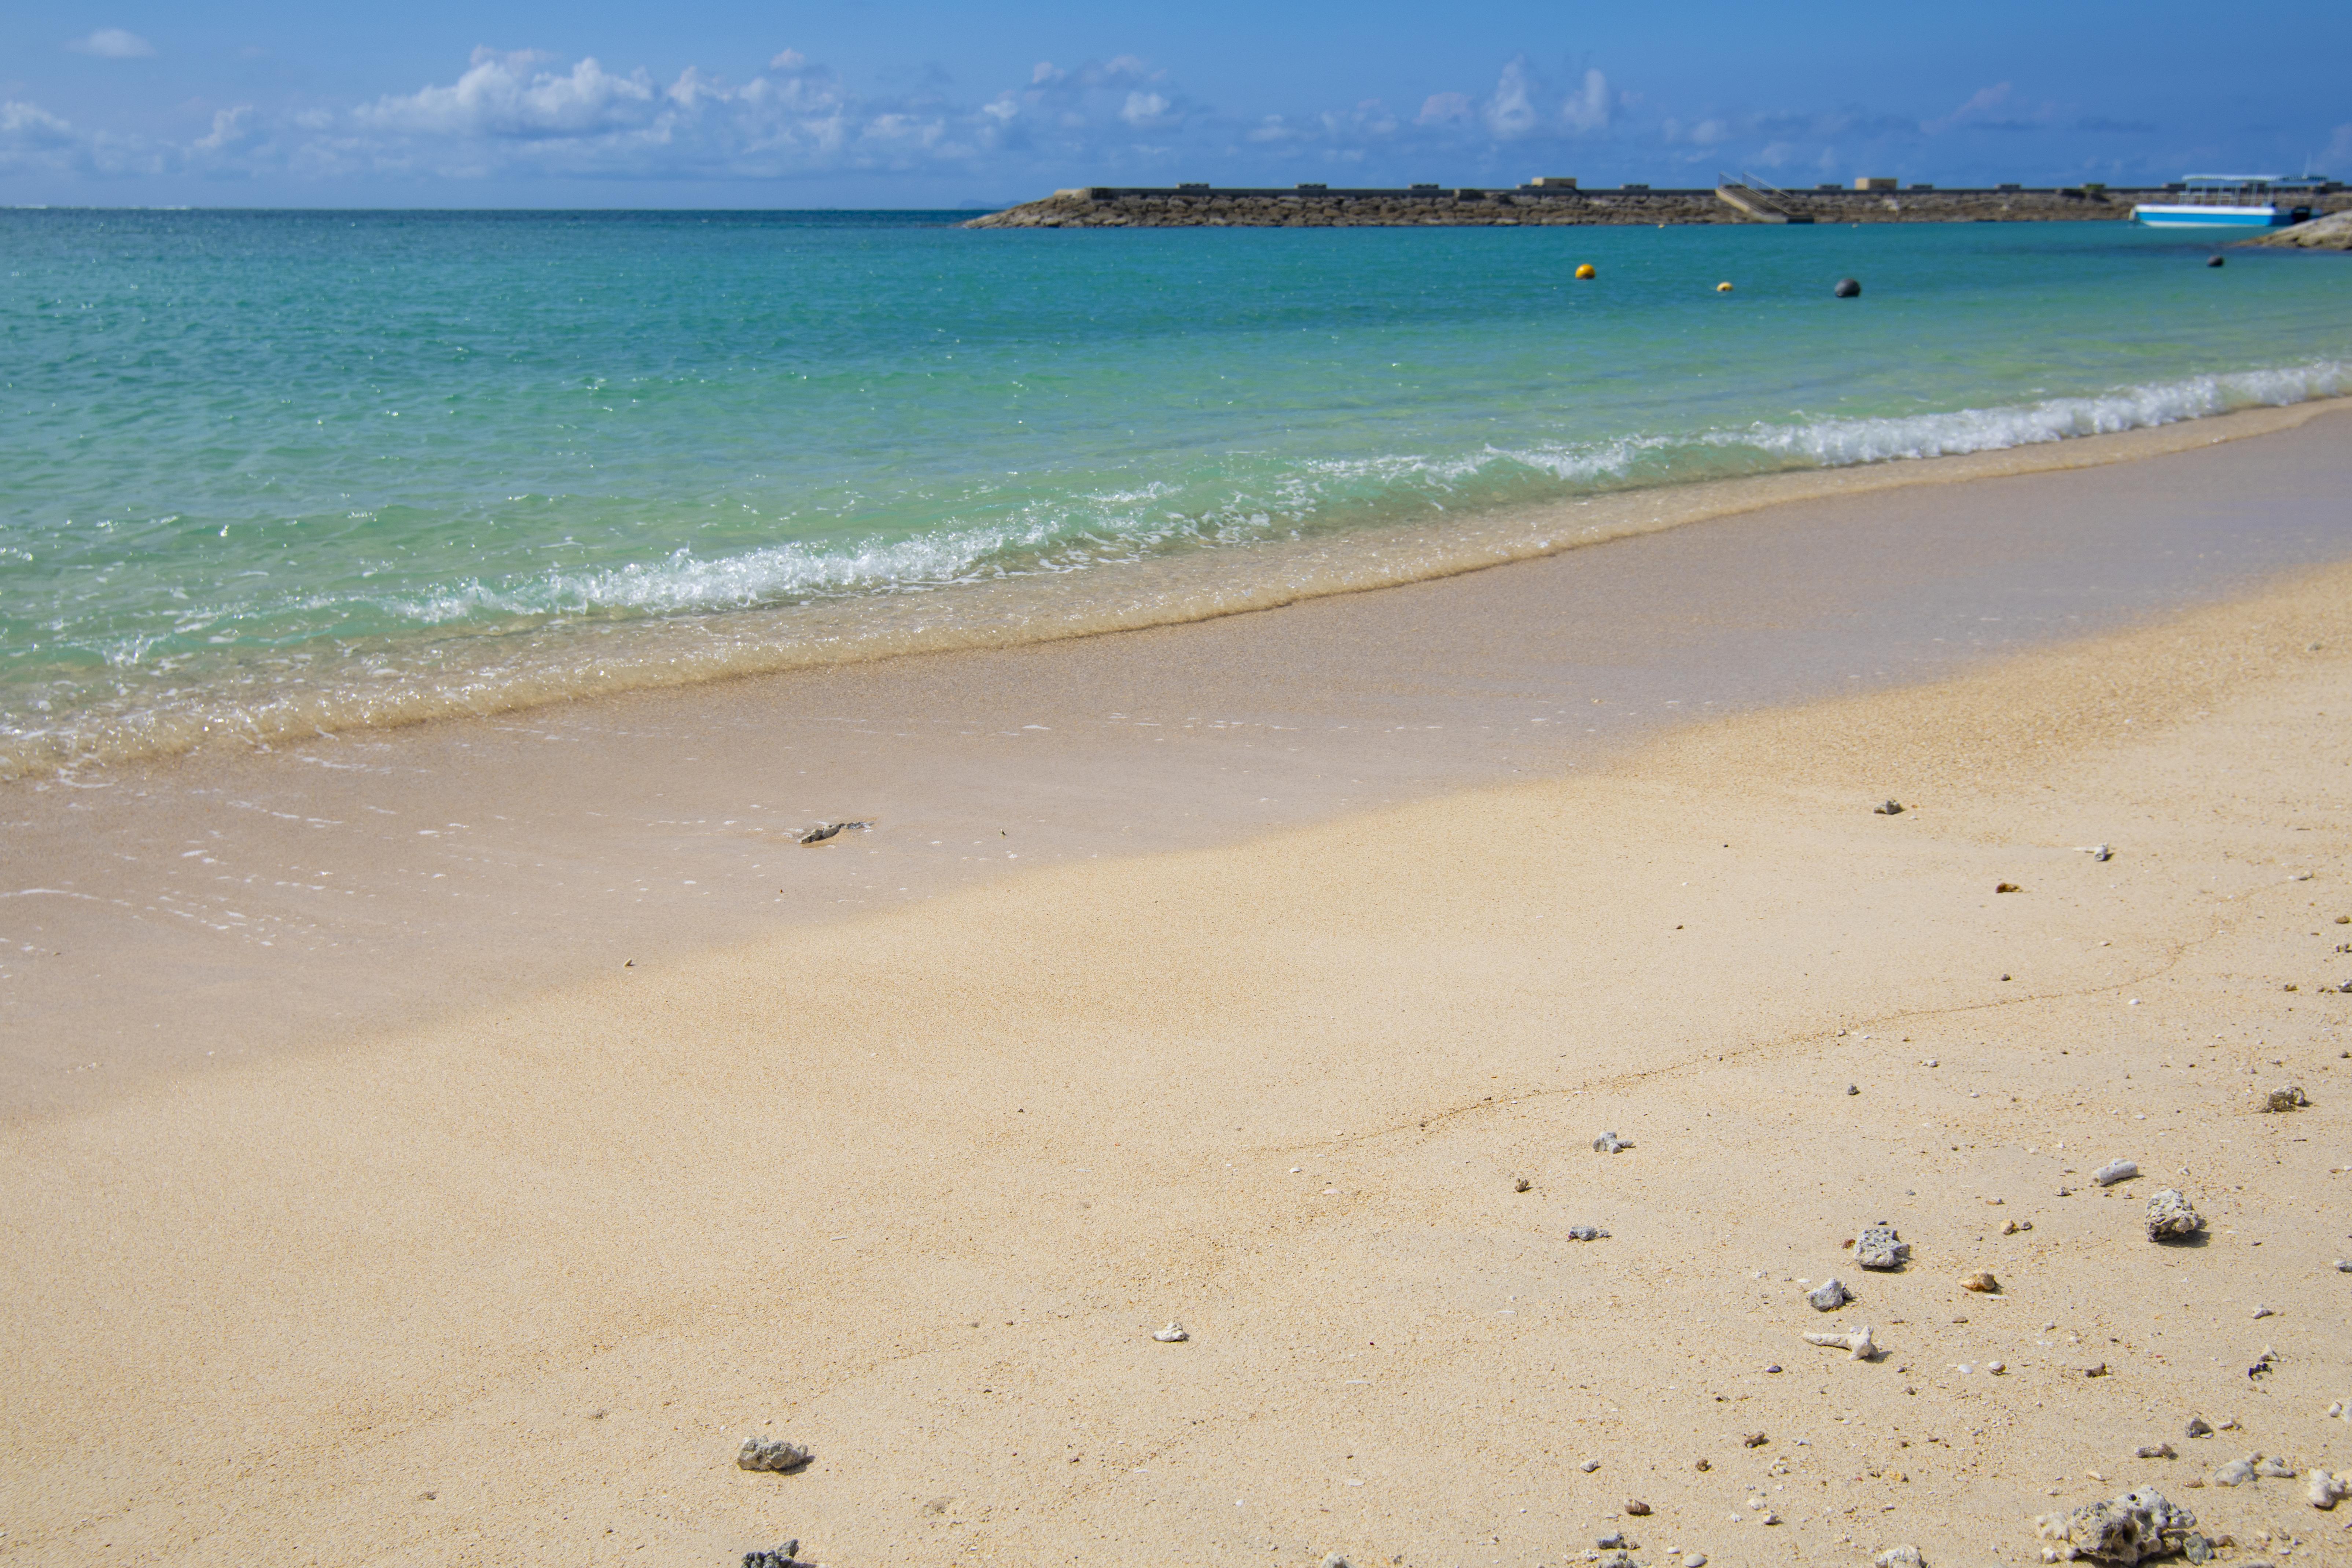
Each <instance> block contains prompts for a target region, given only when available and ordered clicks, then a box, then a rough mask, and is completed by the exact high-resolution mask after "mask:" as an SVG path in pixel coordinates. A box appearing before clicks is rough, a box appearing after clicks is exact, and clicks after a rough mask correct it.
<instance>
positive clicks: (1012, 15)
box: [0, 0, 2352, 207]
mask: <svg viewBox="0 0 2352 1568" xmlns="http://www.w3.org/2000/svg"><path fill="white" fill-rule="evenodd" d="M2347 53H2352V5H2344V4H2343V3H2342V0H2330V3H2317V0H2268V3H2264V0H2255V3H2251V4H2242V5H2238V6H2235V7H2231V8H2227V9H2225V10H2221V11H2216V10H2214V9H2213V8H2212V7H2211V6H2210V5H2193V6H2192V5H2188V4H2184V3H2181V0H2141V3H2138V4H2116V3H2111V0H2058V3H2053V0H2033V3H2032V4H2021V3H2017V0H1979V4H1976V5H1965V6H1955V5H1936V6H1927V5H1909V6H1900V5H1895V6H1890V5H1883V4H1881V5H1858V4H1819V5H1808V4H1801V3H1800V4H1783V5H1770V6H1767V5H1755V4H1747V5H1734V4H1722V3H1706V0H1694V3H1687V4H1677V3H1675V0H1650V3H1648V4H1627V3H1624V0H1620V3H1618V4H1614V5H1598V4H1591V3H1590V0H1549V3H1543V4H1537V3H1529V0H1501V3H1496V4H1476V3H1471V0H1458V3H1457V4H1454V5H1446V6H1439V5H1428V4H1425V3H1424V4H1410V5H1409V4H1402V3H1400V0H1350V3H1348V4H1339V3H1338V0H1302V3H1297V4H1284V3H1282V0H1257V3H1255V4H1250V3H1245V0H1188V3H1187V4H1185V5H1157V6H1150V7H1145V6H1134V5H1108V4H1097V5H1076V4H1070V3H1067V0H1002V3H1000V4H997V5H970V4H964V5H950V4H943V3H938V0H820V3H801V0H705V3H701V4H695V5H688V6H684V7H675V6H673V7H662V6H655V5H645V4H642V3H638V4H631V5H622V4H618V3H615V0H562V3H558V0H462V3H461V0H404V3H403V4H401V5H352V6H333V5H318V4H316V0H303V3H300V4H296V3H295V0H169V3H168V4H167V3H165V0H107V3H106V4H102V5H86V4H80V3H78V0H11V4H10V5H8V6H6V7H5V10H0V204H52V205H196V206H459V207H485V206H488V207H614V206H621V207H649V206H650V207H960V206H989V207H994V206H1002V205H1008V204H1010V203H1012V202H1015V201H1021V200H1026V199H1029V198H1031V197H1034V196H1039V195H1045V194H1047V193H1048V192H1050V191H1052V190H1054V189H1055V188H1056V187H1060V186H1066V185H1079V184H1174V183H1176V182H1178V181H1186V180H1207V181H1211V182H1213V183H1215V184H1254V185H1288V184H1297V183H1299V182H1302V181H1321V182H1325V183H1327V184H1366V185H1399V184H1411V183H1413V182H1416V181H1433V182H1436V183H1438V184H1447V185H1476V184H1519V183H1521V182H1522V181H1524V180H1527V179H1528V178H1530V177H1532V176H1535V175H1538V174H1546V175H1571V176H1574V177H1576V178H1578V179H1580V180H1581V181H1582V182H1583V183H1584V184H1587V185H1613V184H1623V183H1627V182H1632V181H1640V182H1645V183H1648V184H1656V185H1709V184H1713V183H1714V182H1715V179H1716V176H1717V174H1719V173H1735V174H1740V173H1744V174H1753V175H1754V176H1756V177H1757V178H1759V179H1760V180H1762V181H1765V182H1769V183H1770V184H1778V185H1781V186H1786V187H1799V186H1809V185H1812V184H1823V183H1832V182H1833V183H1837V184H1851V183H1852V181H1853V179H1854V178H1855V177H1856V176H1858V175H1864V174H1870V175H1882V176H1885V175H1891V176H1894V177H1895V178H1898V179H1901V180H1903V181H1905V182H1906V183H1919V182H1927V183H1934V184H1947V185H1950V184H1994V183H1997V182H2000V181H2010V180H2014V181H2019V182H2021V183H2023V184H2077V183H2080V182H2082V181H2085V180H2104V181H2105V182H2107V183H2108V184H2133V183H2142V182H2150V181H2155V182H2160V181H2163V180H2167V179H2174V178H2178V177H2179V176H2180V175H2181V174H2189V173H2199V174H2202V173H2208V172H2223V173H2239V172H2245V173H2269V174H2301V173H2308V172H2316V173H2323V174H2334V175H2336V176H2337V177H2340V178H2347V179H2352V92H2347V90H2346V89H2344V88H2343V86H2342V85H2341V83H2342V78H2341V76H2340V74H2338V73H2335V72H2334V68H2333V67H2332V66H2331V65H2329V64H2328V63H2327V62H2334V61H2340V60H2342V59H2344V58H2347Z"/></svg>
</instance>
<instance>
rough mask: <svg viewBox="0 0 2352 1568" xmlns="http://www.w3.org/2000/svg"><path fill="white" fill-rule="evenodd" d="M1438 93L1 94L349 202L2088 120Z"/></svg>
mask: <svg viewBox="0 0 2352 1568" xmlns="http://www.w3.org/2000/svg"><path fill="white" fill-rule="evenodd" d="M71 47H74V48H76V49H78V50H79V51H81V52H83V53H85V54H89V55H92V56H95V57H99V58H109V59H124V58H136V57H140V56H144V55H152V53H153V52H154V51H153V49H152V46H151V45H149V44H148V43H147V41H146V40H144V39H143V38H141V37H137V36H136V35H134V34H131V33H129V32H126V31H124V30H123V29H121V28H119V27H105V28H100V30H98V31H97V32H94V33H92V34H90V35H89V37H85V38H81V39H78V40H76V41H75V42H74V43H73V44H72V46H71ZM1430 87H1431V89H1432V90H1430V91H1429V92H1427V93H1426V95H1425V96H1423V98H1422V99H1421V101H1420V102H1419V103H1418V104H1417V105H1408V106H1407V107H1405V108H1402V109H1397V108H1392V107H1391V106H1390V105H1389V104H1387V103H1386V102H1384V101H1382V100H1379V99H1363V100H1357V101H1355V102H1352V103H1349V104H1346V105H1344V106H1333V107H1324V108H1313V107H1309V108H1304V109H1299V110H1286V111H1285V112H1282V113H1276V114H1263V113H1261V114H1256V115H1252V116H1246V117H1245V116H1241V115H1237V114H1235V113H1234V112H1232V111H1229V110H1224V109H1222V108H1220V107H1219V106H1217V105H1216V104H1215V103H1213V102H1212V101H1210V100H1207V99H1205V98H1204V97H1202V95H1200V94H1198V93H1195V92H1194V91H1192V90H1191V89H1188V88H1187V87H1186V86H1185V85H1184V84H1183V83H1181V82H1179V81H1176V80H1173V79H1171V77H1170V76H1169V75H1168V73H1166V72H1164V71H1160V70H1158V69H1155V68H1153V67H1152V66H1151V65H1150V62H1148V61H1146V60H1144V59H1141V58H1138V57H1136V56H1133V55H1120V56H1117V57H1114V58H1109V59H1102V60H1087V61H1083V62H1080V63H1078V64H1076V65H1070V66H1063V65H1058V64H1056V63H1055V62H1053V61H1051V60H1041V61H1038V62H1037V63H1036V64H1034V66H1033V67H1032V68H1030V69H1029V71H1028V73H1027V76H1026V79H1023V80H1018V81H1013V82H1010V83H1005V84H1002V85H1000V86H998V87H996V88H994V89H982V90H981V91H979V92H978V93H972V92H969V91H967V92H963V93H961V94H960V93H958V92H957V91H955V90H954V89H953V84H952V83H951V82H950V81H949V80H948V79H946V77H945V75H944V73H942V72H939V71H937V70H936V69H934V70H932V71H931V72H929V73H928V74H927V78H926V79H924V80H922V81H920V82H919V83H918V85H916V86H914V87H912V88H909V89H898V90H892V91H887V92H880V91H870V90H861V89H856V88H854V87H852V86H851V85H850V84H848V83H846V82H845V81H844V80H843V79H842V78H841V76H840V75H839V73H837V72H835V70H833V69H832V68H830V67H828V66H826V65H824V63H822V62H820V61H815V60H812V59H810V58H806V57H805V56H803V55H802V54H801V53H799V52H797V51H795V50H793V49H790V48H786V49H782V50H780V51H778V52H777V53H776V54H774V55H773V56H772V57H771V58H769V59H768V60H767V62H766V63H765V65H764V66H760V67H756V68H753V69H752V70H751V72H750V73H749V74H747V75H743V76H740V77H728V76H724V75H719V74H706V73H705V72H703V71H702V70H701V69H699V68H688V69H686V70H684V71H682V72H680V73H679V74H677V76H676V77H674V78H670V79H656V78H654V77H653V76H652V75H650V74H649V73H648V72H647V71H646V70H645V69H643V68H630V69H625V70H620V69H614V68H610V67H608V66H607V65H605V64H604V62H603V61H602V60H600V59H598V58H594V57H593V56H592V57H584V58H578V59H572V60H569V61H566V60H563V59H558V58H553V57H551V56H548V55H546V54H542V53H540V52H537V51H533V50H529V49H522V50H499V49H493V48H488V47H482V48H478V49H476V50H475V51H474V52H473V54H472V56H471V58H469V59H467V61H466V62H465V65H464V67H463V68H462V69H459V70H457V71H456V72H455V73H454V74H453V75H452V76H451V77H450V78H449V79H446V80H443V81H433V82H427V83H425V85H423V86H421V87H418V88H416V89H414V90H412V91H406V92H395V93H387V94H384V95H382V96H380V97H377V98H374V99H373V100H368V101H364V102H358V103H351V104H347V105H343V106H341V107H327V108H320V107H309V108H304V109H301V110H277V109H270V108H267V107H263V106H258V105H255V104H250V103H237V104H229V105H226V106H220V107H212V108H209V110H208V122H207V123H205V124H203V125H201V126H200V127H198V128H194V129H192V130H191V132H189V133H188V134H187V135H186V136H185V138H184V140H179V141H173V140H169V139H163V138H154V137H138V136H129V135H119V134H114V133H111V132H108V131H106V130H103V129H94V128H88V127H84V126H79V125H76V124H73V123H71V122H69V121H68V120H67V119H66V118H65V117H63V116H61V115H58V114H56V113H53V112H51V111H50V110H47V109H46V108H44V107H43V106H41V105H40V104H38V103H37V102H33V101H30V100H25V101H11V102H5V103H0V179H6V178H8V177H10V176H16V177H18V178H23V177H26V176H43V175H46V176H48V177H50V178H52V179H58V178H67V179H72V180H75V181H78V182H79V181H89V182H103V181H106V180H109V179H121V178H131V177H147V178H151V179H152V178H157V177H163V178H174V177H180V178H188V179H194V180H203V181H233V180H248V181H251V180H268V181H270V182H272V183H273V184H275V185H276V186H277V187H278V188H287V187H288V186H289V185H291V186H295V187H299V186H301V185H304V184H308V185H310V186H312V187H315V188H317V189H320V190H321V191H337V192H341V191H354V190H366V189H371V188H380V187H383V186H385V185H387V184H401V183H405V184H408V185H411V186H414V185H416V184H427V183H429V184H436V185H438V186H441V187H444V188H446V187H447V186H448V185H450V184H452V183H455V184H460V185H462V184H465V183H467V182H476V183H481V182H499V183H500V188H503V189H512V188H514V186H515V184H516V183H517V182H523V183H528V182H530V181H533V180H566V181H582V180H591V181H594V180H603V181H616V182H629V183H645V182H657V183H664V184H673V185H677V186H680V187H682V188H685V189H690V188H691V187H692V185H693V184H696V183H698V182H720V183H727V184H730V185H731V186H738V187H740V185H742V184H745V183H747V182H749V183H758V182H781V183H784V184H791V183H793V182H802V183H807V182H811V181H814V180H816V179H818V178H822V177H830V178H832V179H834V180H835V182H836V183H838V182H839V181H840V180H842V179H851V180H854V181H856V182H857V183H858V184H860V185H861V186H870V187H872V188H875V189H877V190H882V189H887V188H890V187H891V186H892V185H893V184H897V185H898V186H899V187H901V188H917V187H922V186H928V187H929V188H937V187H938V184H939V182H940V181H942V180H945V179H956V180H960V181H962V182H964V183H966V184H967V185H969V186H976V187H986V188H989V189H991V190H992V191H995V192H1002V193H1004V194H1007V195H1027V194H1034V193H1035V192H1039V191H1042V190H1044V189H1048V188H1051V187H1052V186H1055V185H1059V184H1074V183H1078V182H1082V181H1083V182H1101V183H1136V184H1158V183H1168V182H1173V181H1175V180H1179V179H1215V180H1218V181H1220V182H1223V183H1240V182H1244V181H1246V182H1251V183H1264V184H1288V183H1291V182H1293V181H1296V180H1299V179H1308V178H1324V177H1327V176H1337V177H1339V178H1340V179H1343V180H1344V179H1369V180H1377V181H1378V182H1379V183H1391V182H1401V181H1403V180H1408V179H1444V178H1449V177H1450V178H1462V177H1465V175H1466V176H1468V177H1471V178H1478V179H1485V180H1487V181H1494V180H1496V179H1497V178H1498V177H1499V178H1501V179H1505V180H1510V181H1516V180H1517V179H1522V178H1526V177H1528V175H1530V174H1538V173H1541V174H1578V173H1583V174H1588V175H1591V174H1594V173H1595V172H1596V167H1597V168H1599V169H1609V170H1618V171H1623V170H1627V169H1629V168H1630V169H1637V170H1640V171H1641V172H1643V173H1645V174H1647V173H1649V172H1650V171H1652V170H1660V171H1665V172H1668V173H1667V177H1669V178H1671V177H1673V174H1674V172H1682V177H1683V178H1684V179H1685V181H1686V182H1687V183H1691V184H1704V183H1706V182H1708V181H1710V180H1711V179H1712V178H1713V176H1714V174H1715V173H1716V171H1717V168H1718V167H1721V168H1734V167H1743V168H1744V167H1754V168H1759V169H1768V170H1780V171H1797V170H1807V171H1816V170H1817V171H1820V172H1822V173H1823V174H1836V175H1843V174H1849V173H1851V172H1853V168H1854V167H1856V166H1859V165H1860V164H1862V163H1869V164H1871V165H1872V172H1875V173H1903V172H1906V163H1907V164H1908V168H1909V169H1910V170H1913V171H1916V169H1917V167H1918V163H1919V162H1921V161H1923V160H1930V159H1932V158H1934V157H1937V156H1950V155H1954V154H1953V149H1954V148H1955V146H1956V144H1958V143H1974V144H1986V143H1989V142H1992V141H1994V140H1997V139H2011V138H2013V135H2014V133H2015V132H2018V131H2020V130H2028V129H2032V130H2039V129H2043V128H2046V127H2049V126H2052V125H2053V124H2056V123H2059V122H2060V121H2063V120H2065V119H2067V118H2068V117H2069V114H2070V111H2068V110H2064V109H2063V107H2061V106H2058V105H2054V104H2041V105H2029V104H2027V103H2025V102H2023V101H2022V100H2020V99H2019V98H2018V97H2017V95H2016V94H2015V93H2014V92H2013V90H2012V89H2011V84H2009V83H2008V82H2000V83H1994V84H1990V85H1988V86H1986V87H1985V88H1983V89H1980V90H1978V91H1977V92H1975V93H1974V94H1973V95H1972V96H1970V97H1969V98H1968V99H1967V100H1965V101H1963V102H1961V103H1960V104H1958V105H1957V106H1955V107H1954V108H1953V109H1951V110H1949V111H1948V112H1946V113H1943V114H1940V115H1936V116H1931V117H1929V118H1927V119H1924V120H1923V119H1920V118H1917V117H1916V115H1914V116H1910V117H1905V116H1895V115H1888V114H1879V113H1870V112H1864V111H1860V110H1829V111H1820V112H1811V113H1796V112H1781V111H1771V112H1747V113H1728V112H1704V111H1702V112H1698V113H1685V114H1683V115H1675V114H1670V113H1664V112H1661V111H1660V110H1658V109H1657V108H1655V107H1654V106H1652V105H1651V104H1649V103H1647V102H1646V101H1645V100H1644V99H1643V97H1642V96H1641V95H1639V94H1634V93H1630V92H1626V91H1622V90H1621V89H1618V88H1617V87H1616V86H1615V85H1614V84H1612V81H1611V79H1609V77H1608V76H1607V75H1606V74H1605V73H1604V72H1603V71H1602V70H1601V69H1600V68H1597V67H1592V66H1586V65H1578V66H1574V67H1570V68H1561V69H1559V70H1557V71H1551V70H1547V69H1546V68H1544V67H1543V66H1542V65H1541V64H1540V62H1538V61H1536V60H1534V59H1532V58H1529V57H1528V56H1525V55H1520V56H1517V57H1514V58H1510V59H1507V60H1505V61H1503V62H1502V63H1501V64H1500V65H1499V66H1498V67H1497V68H1496V74H1495V76H1494V78H1493V79H1492V80H1491V81H1490V82H1488V83H1487V84H1486V85H1484V86H1483V87H1482V86H1478V85H1476V84H1465V83H1444V82H1433V83H1431V84H1430ZM2073 120H2074V123H2073V124H2072V125H2071V126H2070V127H2069V129H2070V130H2071V131H2073V132H2078V133H2082V134H2085V135H2095V134H2096V133H2097V132H2098V129H2099V127H2098V126H2097V124H2096V123H2095V122H2093V121H2085V120H2084V119H2082V118H2081V117H2080V116H2079V115H2074V116H2073ZM2124 129H2125V130H2128V129H2129V128H2124ZM2118 134H2120V132H2118ZM2001 161H2002V162H2003V163H2006V162H2007V160H2006V159H2004V160H2001ZM1621 177H1622V175H1621Z"/></svg>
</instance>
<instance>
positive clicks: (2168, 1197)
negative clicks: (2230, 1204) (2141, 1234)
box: [2147, 1187, 2205, 1436]
mask: <svg viewBox="0 0 2352 1568" xmlns="http://www.w3.org/2000/svg"><path fill="white" fill-rule="evenodd" d="M2204 1228H2205V1221H2204V1220H2203V1218H2202V1217H2200V1215H2198V1213H2197V1211H2196V1209H2194V1208H2193V1207H2191V1206H2190V1205H2189V1200H2188V1199H2187V1198H2185V1197H2183V1196H2181V1195H2180V1194H2179V1192H2178V1191H2177V1190H2175V1189H2174V1188H2171V1187H2163V1188H2159V1189H2158V1191H2157V1192H2155V1193H2154V1194H2150V1196H2149V1198H2148V1200H2147V1238H2148V1239H2149V1240H2150V1241H2169V1240H2172V1239H2173V1238H2175V1237H2183V1236H2194V1235H2196V1234H2197V1233H2198V1232H2199V1231H2200V1230H2203V1229H2204ZM2189 1436H2196V1434H2195V1433H2193V1432H2192V1433H2190V1434H2189Z"/></svg>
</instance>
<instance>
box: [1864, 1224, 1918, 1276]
mask: <svg viewBox="0 0 2352 1568" xmlns="http://www.w3.org/2000/svg"><path fill="white" fill-rule="evenodd" d="M1910 1256H1911V1244H1910V1243H1909V1242H1907V1241H1905V1240H1902V1239H1901V1238H1900V1237H1897V1236H1896V1235H1895V1227H1894V1226H1886V1225H1873V1226H1864V1227H1863V1232H1862V1234H1861V1235H1860V1236H1858V1237H1855V1238H1854V1243H1853V1260H1854V1261H1855V1262H1856V1263H1859V1264H1861V1265H1862V1266H1863V1267H1864V1268H1881V1269H1886V1268H1902V1267H1903V1262H1904V1259H1906V1258H1909V1257H1910Z"/></svg>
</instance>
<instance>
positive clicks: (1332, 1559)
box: [1323, 1552, 1348, 1568]
mask: <svg viewBox="0 0 2352 1568" xmlns="http://www.w3.org/2000/svg"><path fill="white" fill-rule="evenodd" d="M1323 1568H1348V1560H1347V1559H1346V1558H1344V1557H1342V1556H1340V1555H1339V1553H1338V1552H1327V1553H1325V1554H1324V1558H1323Z"/></svg>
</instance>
